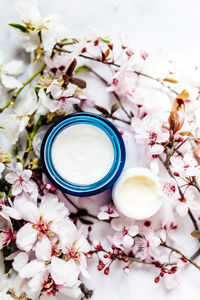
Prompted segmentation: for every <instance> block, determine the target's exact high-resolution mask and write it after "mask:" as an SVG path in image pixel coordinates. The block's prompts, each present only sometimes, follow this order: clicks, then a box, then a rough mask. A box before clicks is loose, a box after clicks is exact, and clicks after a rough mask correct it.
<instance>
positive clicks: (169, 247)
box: [160, 243, 200, 270]
mask: <svg viewBox="0 0 200 300" xmlns="http://www.w3.org/2000/svg"><path fill="white" fill-rule="evenodd" d="M160 246H162V247H165V248H168V249H170V250H171V251H173V252H176V253H177V254H179V255H180V256H181V257H183V258H184V259H185V260H186V261H188V262H190V263H191V264H192V265H193V266H195V267H196V268H197V269H198V270H200V266H199V265H198V264H196V263H195V262H194V261H193V260H192V259H191V258H189V257H187V256H186V255H185V254H183V253H182V252H181V251H180V250H178V249H176V248H174V247H172V246H169V245H167V244H166V243H162V244H161V245H160Z"/></svg>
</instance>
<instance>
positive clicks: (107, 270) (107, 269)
mask: <svg viewBox="0 0 200 300" xmlns="http://www.w3.org/2000/svg"><path fill="white" fill-rule="evenodd" d="M109 272H110V268H109V267H107V268H106V269H105V270H104V274H105V275H108V274H109Z"/></svg>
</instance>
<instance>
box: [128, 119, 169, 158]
mask: <svg viewBox="0 0 200 300" xmlns="http://www.w3.org/2000/svg"><path fill="white" fill-rule="evenodd" d="M132 126H133V128H134V130H135V132H136V135H135V138H136V141H137V142H138V144H141V145H146V146H147V147H149V148H150V153H151V154H152V155H156V154H161V153H162V152H163V151H164V147H163V145H162V143H164V142H166V141H167V140H168V139H169V132H168V131H167V130H166V129H164V128H163V127H162V121H161V120H159V119H155V118H154V119H152V118H151V117H149V116H146V117H144V118H143V119H136V118H133V120H132Z"/></svg>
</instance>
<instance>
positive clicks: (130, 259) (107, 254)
mask: <svg viewBox="0 0 200 300" xmlns="http://www.w3.org/2000/svg"><path fill="white" fill-rule="evenodd" d="M99 252H103V253H104V258H107V259H109V260H110V263H107V264H109V266H110V265H111V264H112V263H113V262H114V261H115V260H118V261H122V262H125V263H128V266H130V265H131V264H132V263H134V262H135V263H138V264H146V265H153V266H155V267H158V268H164V267H167V266H176V265H177V262H162V263H161V262H159V261H156V260H146V259H140V258H137V257H134V256H129V255H125V254H124V253H123V251H122V250H121V249H119V248H117V247H116V246H114V245H112V252H111V251H108V250H106V249H104V248H103V247H102V245H101V243H100V242H99V244H98V245H97V246H96V247H95V250H93V251H91V252H90V253H91V254H94V253H95V254H98V253H99ZM105 266H106V264H104V263H102V262H101V261H100V269H99V271H101V270H103V268H104V267H105ZM104 273H105V271H104ZM105 274H106V273H105ZM106 275H107V274H106Z"/></svg>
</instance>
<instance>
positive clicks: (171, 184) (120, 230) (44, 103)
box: [0, 0, 200, 300]
mask: <svg viewBox="0 0 200 300" xmlns="http://www.w3.org/2000/svg"><path fill="white" fill-rule="evenodd" d="M17 11H18V13H19V16H20V22H19V23H11V24H9V25H10V26H11V27H12V30H13V31H15V32H16V33H17V34H18V36H19V37H20V38H21V39H22V42H23V48H24V50H25V51H26V52H28V53H29V54H30V64H29V66H28V68H26V69H27V72H25V68H24V63H23V62H22V61H19V60H13V61H11V62H8V63H7V62H4V61H3V57H2V55H0V80H1V85H0V87H1V89H0V93H1V96H2V99H4V100H3V101H4V102H3V103H2V104H1V107H0V132H1V139H0V177H1V184H0V249H1V250H2V254H3V257H4V263H5V271H6V272H7V275H6V276H7V277H6V278H8V277H12V280H9V281H8V288H9V289H8V291H7V295H6V296H5V297H6V298H5V299H6V300H7V299H8V300H10V299H12V298H14V299H20V300H21V299H23V300H24V299H32V300H38V299H40V300H48V299H49V300H50V299H57V300H61V299H62V297H66V296H69V297H71V298H77V297H79V296H80V294H81V289H80V287H81V280H80V278H81V277H80V276H83V277H85V278H87V279H88V278H89V277H90V275H89V273H88V270H87V260H88V259H90V260H91V259H92V258H93V256H94V255H98V258H99V261H98V265H97V269H98V270H99V271H104V274H105V275H109V274H112V273H111V271H110V269H111V265H112V264H113V263H114V262H115V261H120V265H121V266H122V269H123V271H124V273H125V274H130V273H131V269H132V267H134V265H135V264H137V263H139V264H145V265H149V266H150V267H152V268H156V270H158V271H157V273H156V274H157V275H156V277H155V278H154V281H155V283H158V282H159V281H161V278H163V279H164V282H165V284H166V286H167V287H168V288H173V287H175V286H176V285H177V283H179V281H180V279H181V272H182V271H183V270H184V269H186V267H187V266H188V265H189V264H192V265H193V266H194V267H196V268H197V269H199V270H200V266H199V265H198V264H197V263H196V262H195V261H194V259H195V258H196V257H197V256H198V255H199V253H200V251H199V249H197V251H196V253H194V254H193V253H191V255H192V254H193V255H192V256H191V257H189V256H186V255H185V253H184V252H182V251H180V250H179V249H177V247H176V237H177V234H178V231H179V227H180V226H179V224H180V222H182V220H183V219H182V218H186V217H187V216H188V217H189V218H190V220H191V222H192V225H193V227H194V231H192V232H191V234H192V236H191V239H192V242H197V244H198V240H199V239H200V231H199V218H200V203H199V201H198V198H199V193H200V143H199V142H200V139H199V133H200V123H199V118H198V116H199V114H200V102H199V100H200V98H199V95H200V92H199V86H200V82H198V83H197V82H196V78H197V77H198V76H197V75H198V74H197V73H198V68H195V67H194V68H192V70H191V69H190V70H187V76H188V74H189V76H190V82H192V83H191V86H189V88H188V84H187V89H188V90H189V91H190V94H189V92H188V91H187V90H186V89H184V85H185V84H186V83H185V81H184V80H185V79H184V78H185V74H182V73H181V72H179V69H178V68H177V69H176V64H175V62H171V61H170V62H169V64H168V65H167V67H166V69H165V70H159V72H160V73H157V74H153V72H152V73H151V72H150V73H149V71H148V72H147V73H146V71H144V72H143V71H141V69H142V68H144V70H146V69H147V70H148V64H150V62H148V61H149V54H148V53H147V52H146V50H144V49H136V48H135V47H134V44H132V43H131V42H130V41H129V40H128V39H127V38H126V37H124V36H121V35H120V36H119V39H118V41H116V42H113V41H112V40H111V39H110V38H108V37H102V36H101V35H99V34H98V33H96V32H95V30H94V29H90V30H89V32H88V34H87V35H86V36H84V37H83V38H81V39H79V40H78V39H76V38H71V37H69V33H68V31H67V29H66V28H65V27H64V26H63V25H61V24H60V23H58V18H57V17H56V16H49V17H48V16H47V17H42V16H41V14H40V12H39V10H38V7H37V2H36V1H35V0H31V1H29V0H27V1H25V0H23V1H19V2H18V4H17ZM83 61H84V63H83ZM90 61H91V62H92V64H90ZM93 63H95V64H99V65H101V66H102V67H106V68H109V70H110V77H109V79H107V80H106V79H105V78H104V77H102V75H101V74H99V73H98V71H97V70H96V69H95V68H94V67H93V66H96V65H95V64H94V65H93ZM151 69H152V68H151V65H150V70H151ZM102 73H103V72H102ZM21 74H23V75H24V74H26V76H27V80H26V81H25V82H23V83H22V79H21V77H20V75H21ZM85 74H90V75H92V76H96V77H97V79H98V80H100V81H102V83H103V84H104V91H105V93H106V94H107V95H109V96H111V97H110V98H112V101H111V102H109V103H107V105H104V104H102V103H99V101H98V100H97V98H98V97H97V95H95V93H94V91H92V88H91V89H89V87H88V86H89V85H87V82H86V80H85V78H87V77H86V76H85ZM193 78H194V79H193ZM141 79H144V81H142V84H140V81H141ZM149 84H151V86H150V87H151V88H152V90H153V92H152V91H151V92H149V90H150V89H149ZM145 85H146V86H147V88H146V86H145ZM144 86H145V88H144ZM25 88H27V90H26V92H25ZM147 90H148V92H147ZM155 90H159V93H157V92H155ZM113 101H114V102H113ZM81 111H93V112H95V113H99V114H100V115H101V116H104V117H106V118H108V119H109V120H110V121H111V122H113V123H114V124H115V125H116V127H117V128H118V129H119V131H120V133H121V134H122V137H123V139H124V141H125V144H126V148H127V153H130V152H132V149H130V147H131V145H132V144H131V142H132V140H134V141H135V143H136V144H137V148H138V149H139V150H140V151H139V152H140V153H139V154H138V161H139V164H140V165H141V166H145V167H150V168H151V170H152V172H154V173H155V174H156V175H157V177H158V178H159V183H160V186H161V191H162V198H163V203H164V204H163V206H164V209H161V210H160V211H159V212H158V213H157V214H156V215H155V216H154V217H152V218H151V219H149V220H143V221H135V220H132V219H129V218H126V217H124V216H122V215H120V213H119V212H118V211H117V210H116V208H115V206H114V204H113V203H112V201H111V202H110V203H109V204H108V205H105V206H102V207H99V213H98V216H96V215H93V214H91V213H89V212H88V210H87V209H85V208H79V207H78V206H77V205H76V204H75V203H74V202H73V199H72V200H71V198H69V197H68V196H67V195H61V192H60V191H58V190H57V189H56V188H55V187H54V186H53V185H52V184H51V183H50V182H48V181H47V180H46V178H45V176H44V174H43V170H42V167H41V164H40V158H39V153H40V146H41V141H42V138H43V136H44V133H45V132H46V130H47V128H48V126H49V125H50V124H51V123H52V122H53V121H55V120H56V119H58V118H60V117H61V116H65V115H67V114H69V113H71V112H81ZM61 196H62V197H61ZM63 197H64V198H63ZM88 201H93V200H92V199H88ZM69 203H70V205H69V207H71V206H74V208H75V209H76V210H77V211H76V213H74V211H73V212H71V211H69V207H68V204H69ZM93 204H94V203H93ZM91 219H96V220H98V221H101V222H105V223H106V224H107V226H108V227H109V232H111V233H110V234H109V236H106V237H105V238H107V239H108V241H109V243H110V248H109V249H106V248H105V247H104V241H99V240H96V239H95V238H93V237H92V233H93V232H95V224H93V222H92V221H91ZM184 220H185V219H184ZM187 222H190V221H189V220H188V221H187ZM81 223H83V226H80V224H81ZM86 225H87V226H88V225H89V226H88V231H87V233H86V234H85V227H86ZM11 275H12V276H11ZM2 284H3V283H2ZM83 290H85V289H82V292H83ZM2 297H3V296H2ZM87 297H88V296H87Z"/></svg>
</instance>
